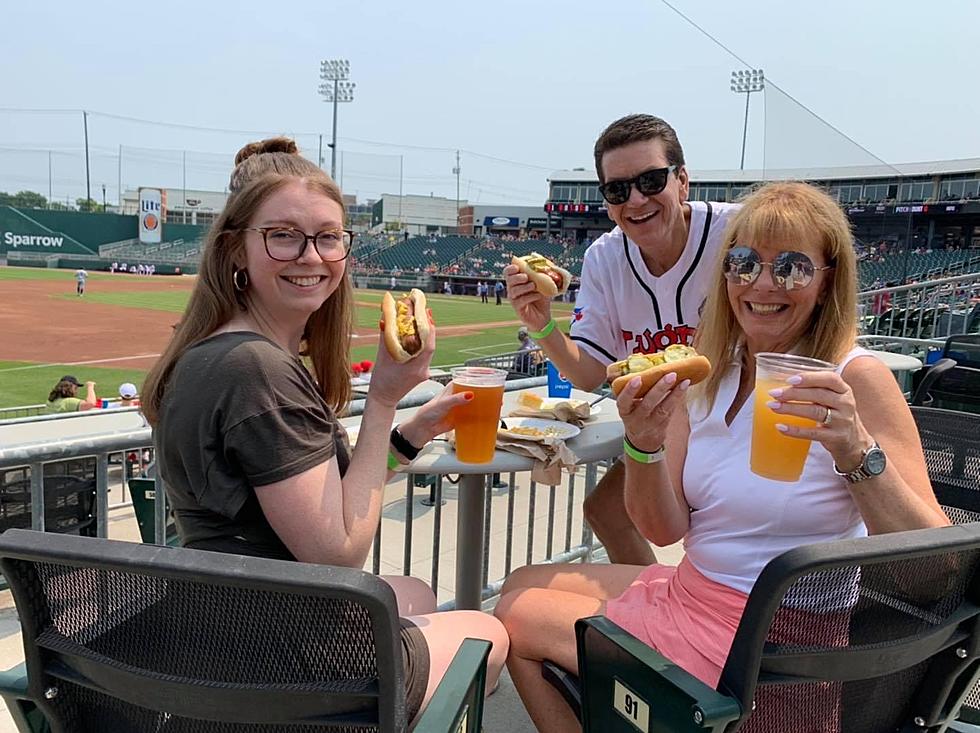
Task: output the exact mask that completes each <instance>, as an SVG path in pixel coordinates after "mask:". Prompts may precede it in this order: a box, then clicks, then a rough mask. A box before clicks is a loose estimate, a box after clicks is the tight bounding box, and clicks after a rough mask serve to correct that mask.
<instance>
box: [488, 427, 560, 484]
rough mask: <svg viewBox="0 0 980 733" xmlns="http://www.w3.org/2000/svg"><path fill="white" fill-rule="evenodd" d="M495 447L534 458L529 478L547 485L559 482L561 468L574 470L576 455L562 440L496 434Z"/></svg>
mask: <svg viewBox="0 0 980 733" xmlns="http://www.w3.org/2000/svg"><path fill="white" fill-rule="evenodd" d="M497 448H499V449H500V450H505V451H508V452H510V453H516V454H517V455H519V456H527V457H528V458H533V459H534V467H533V468H532V469H531V480H533V481H537V482H538V483H539V484H547V485H548V486H552V485H556V484H560V483H561V470H562V468H567V469H568V470H569V471H574V470H575V464H576V463H577V462H578V457H577V456H576V455H575V453H573V452H572V450H571V449H570V448H569V447H568V446H567V445H565V441H564V440H560V439H558V438H546V439H544V440H518V439H516V438H513V437H511V436H499V435H498V436H497Z"/></svg>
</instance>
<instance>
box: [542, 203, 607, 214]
mask: <svg viewBox="0 0 980 733" xmlns="http://www.w3.org/2000/svg"><path fill="white" fill-rule="evenodd" d="M544 210H545V211H547V212H549V213H556V214H600V213H605V212H606V206H605V204H573V203H564V202H561V201H549V202H547V203H546V204H545V205H544Z"/></svg>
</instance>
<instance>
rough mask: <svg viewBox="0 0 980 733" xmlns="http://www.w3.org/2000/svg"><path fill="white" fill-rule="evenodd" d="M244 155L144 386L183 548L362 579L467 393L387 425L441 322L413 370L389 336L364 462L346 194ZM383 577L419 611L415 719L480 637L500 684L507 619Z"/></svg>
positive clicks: (410, 611) (261, 153) (406, 629)
mask: <svg viewBox="0 0 980 733" xmlns="http://www.w3.org/2000/svg"><path fill="white" fill-rule="evenodd" d="M235 162H236V166H235V169H234V171H233V172H232V175H231V181H230V184H229V190H230V196H229V198H228V201H227V203H226V205H225V208H224V210H223V211H222V212H221V214H220V215H219V216H218V217H217V218H216V220H215V222H214V224H213V226H212V229H211V231H210V233H209V235H208V241H207V244H206V245H205V247H204V252H203V256H202V259H201V265H200V272H199V274H198V279H197V281H196V282H195V285H194V291H193V293H192V295H191V298H190V301H189V303H188V306H187V310H186V311H185V313H184V315H183V317H182V318H181V321H180V326H179V328H178V329H177V330H176V331H175V333H174V335H173V338H172V340H171V342H170V344H169V345H168V346H167V349H166V351H165V352H164V354H163V356H162V357H161V358H160V359H159V360H158V361H157V362H156V364H155V365H154V366H153V368H152V369H151V371H150V373H149V375H148V376H147V379H146V382H145V383H144V385H143V397H144V398H145V401H143V405H142V407H143V411H144V413H145V415H146V418H147V419H148V421H149V422H150V424H151V425H153V426H154V428H155V430H156V436H157V442H158V447H159V452H158V458H157V459H158V465H159V466H160V473H161V475H162V477H163V478H164V479H165V480H166V484H167V494H168V497H169V499H170V502H171V504H172V506H173V508H174V515H175V518H176V522H177V528H178V531H179V533H180V537H181V542H182V543H183V544H184V545H185V546H188V547H193V548H197V549H202V550H210V551H216V552H231V553H236V554H243V555H259V556H264V557H271V558H278V559H283V560H299V561H301V562H312V563H323V564H327V565H343V566H349V567H355V568H361V567H363V565H364V561H365V559H366V557H367V555H368V553H369V552H370V550H371V546H372V543H373V539H374V537H375V534H376V532H377V529H378V525H379V521H380V517H381V506H382V501H383V493H384V486H385V482H386V481H387V480H389V479H390V478H391V477H392V476H393V475H394V474H393V472H392V470H391V469H392V468H393V467H397V466H398V465H399V464H407V463H408V462H409V460H410V459H411V458H413V457H414V456H415V454H416V453H417V452H418V451H419V450H420V449H421V448H422V447H423V446H424V445H425V444H426V443H427V442H428V441H429V440H431V439H432V438H433V437H434V436H435V435H437V434H439V433H442V432H445V431H446V430H447V429H448V428H449V427H451V421H450V415H451V413H452V409H453V407H455V406H456V405H458V404H462V403H464V402H466V401H468V400H470V399H472V393H471V392H461V393H459V394H456V395H454V394H452V393H451V389H450V388H447V390H446V391H445V392H443V393H442V394H441V395H440V396H438V397H436V398H435V399H433V400H432V401H430V402H429V403H427V404H426V405H424V406H423V407H422V408H420V409H419V410H418V411H417V412H416V414H415V415H414V416H413V417H411V418H409V419H408V420H405V421H403V422H401V423H400V424H399V425H398V427H397V428H395V429H392V422H393V420H394V416H395V409H396V405H397V404H398V402H399V401H400V400H401V399H402V398H403V397H404V396H405V395H406V394H407V393H408V391H409V390H410V389H411V388H412V387H413V386H415V385H416V384H418V383H419V382H421V381H422V380H424V379H426V378H427V376H428V371H429V364H430V361H431V358H432V354H433V351H434V349H435V329H433V330H432V334H431V336H430V338H429V339H428V342H427V343H425V344H423V345H422V351H421V352H420V355H419V356H417V357H416V358H414V359H412V360H411V361H409V362H406V363H404V364H400V363H397V362H395V361H394V360H393V359H392V358H391V356H390V355H389V354H388V350H387V348H385V346H384V345H383V342H382V340H381V339H380V338H379V339H378V346H379V348H378V351H377V357H376V358H375V360H374V367H373V371H372V377H371V388H370V391H369V392H368V397H367V402H366V405H365V407H364V412H363V416H362V419H361V424H360V431H359V434H358V440H357V445H356V447H355V448H354V450H353V451H351V449H350V446H349V442H348V439H347V433H346V431H345V430H344V428H343V427H342V426H341V424H340V423H339V422H338V420H337V417H336V415H337V414H339V413H342V412H343V411H344V410H345V409H346V408H347V404H348V402H349V399H350V394H351V392H350V390H351V384H350V372H349V349H350V338H351V332H352V330H353V317H354V311H353V309H354V294H353V288H352V285H351V281H350V278H349V275H348V273H347V272H346V268H345V259H346V258H347V255H348V254H349V250H350V235H349V233H348V232H346V231H345V230H344V229H343V228H342V227H343V223H344V220H345V212H344V204H343V196H342V195H341V192H340V189H339V188H338V187H337V185H336V184H335V183H334V182H333V180H331V179H330V178H329V177H328V176H327V175H326V174H325V173H324V172H323V171H322V170H320V169H319V168H318V167H317V166H316V165H314V164H313V163H311V162H310V161H309V160H307V159H306V158H304V157H302V156H301V155H299V152H298V150H297V148H296V144H295V143H294V142H293V141H292V140H289V139H287V138H273V139H271V140H266V141H263V142H259V143H252V144H249V145H246V146H245V147H244V148H243V149H242V150H241V151H240V152H239V153H238V156H237V157H236V161H235ZM422 317H425V316H424V315H423V316H422ZM303 356H305V357H307V359H308V360H309V363H310V364H311V365H312V370H313V372H314V373H315V374H316V379H314V378H313V376H312V375H311V374H310V372H309V371H308V370H307V368H306V366H305V365H304V363H303V361H302V360H301V357H303ZM389 436H390V437H389ZM205 488H206V490H205ZM385 580H386V581H387V582H388V583H389V584H390V585H391V586H392V587H393V589H394V591H395V595H396V597H397V599H398V604H399V609H400V611H401V613H402V614H403V615H405V616H406V617H407V618H405V619H403V622H402V631H401V638H402V649H403V658H404V661H405V668H406V687H407V690H406V697H407V701H408V702H407V704H408V707H409V717H410V718H411V717H412V716H414V715H415V714H416V713H417V712H418V711H419V710H420V708H421V707H422V706H424V704H425V700H427V699H428V697H429V696H430V695H431V694H432V692H433V690H434V688H435V685H436V683H437V682H438V680H439V678H440V677H441V676H442V674H443V673H444V672H445V670H446V668H447V667H448V665H449V662H450V660H451V659H452V656H453V655H454V654H455V652H456V650H457V649H458V647H459V644H460V643H461V642H462V640H463V639H464V638H465V637H467V636H473V637H480V638H486V639H489V640H491V641H492V642H493V649H492V651H491V652H490V662H489V673H488V677H487V686H488V689H489V688H492V687H493V686H494V685H495V684H496V680H497V676H498V674H499V672H500V669H501V666H502V664H503V660H504V657H505V656H506V651H507V637H506V634H505V633H504V631H503V627H502V626H501V625H500V623H499V622H498V621H497V620H496V619H494V618H493V617H492V616H489V615H487V614H484V613H481V612H478V611H456V612H449V613H441V614H440V613H434V611H435V607H436V605H435V596H434V595H433V594H432V591H431V590H430V589H429V587H428V586H427V585H426V584H425V583H423V582H421V581H419V580H416V579H414V578H406V577H402V576H396V577H387V578H385ZM413 619H414V620H413Z"/></svg>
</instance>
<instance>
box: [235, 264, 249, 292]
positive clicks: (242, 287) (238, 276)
mask: <svg viewBox="0 0 980 733" xmlns="http://www.w3.org/2000/svg"><path fill="white" fill-rule="evenodd" d="M231 280H232V282H233V283H234V285H235V290H237V291H238V292H239V293H244V292H245V291H246V290H247V289H248V270H246V269H245V268H244V267H243V268H242V269H241V270H235V272H234V273H233V274H232V276H231Z"/></svg>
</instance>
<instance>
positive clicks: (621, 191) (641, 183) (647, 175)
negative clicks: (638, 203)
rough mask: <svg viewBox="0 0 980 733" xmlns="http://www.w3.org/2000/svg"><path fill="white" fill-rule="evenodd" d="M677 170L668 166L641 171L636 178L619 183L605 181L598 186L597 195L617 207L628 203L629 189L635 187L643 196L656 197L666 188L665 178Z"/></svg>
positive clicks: (675, 167) (673, 166)
mask: <svg viewBox="0 0 980 733" xmlns="http://www.w3.org/2000/svg"><path fill="white" fill-rule="evenodd" d="M676 170H677V166H676V165H668V166H667V167H666V168H651V169H650V170H647V171H643V172H642V173H641V174H640V175H638V176H637V177H636V178H627V179H625V180H621V181H607V182H606V183H603V184H602V185H601V186H599V193H601V194H602V198H604V199H605V200H606V202H607V203H610V204H613V205H614V206H618V205H619V204H625V203H626V202H627V201H629V197H630V189H631V188H632V187H633V186H636V190H637V191H639V192H640V193H642V194H643V195H644V196H656V195H657V194H658V193H660V192H661V191H663V190H664V189H665V188H667V176H669V175H670V174H671V173H673V172H674V171H676Z"/></svg>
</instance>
